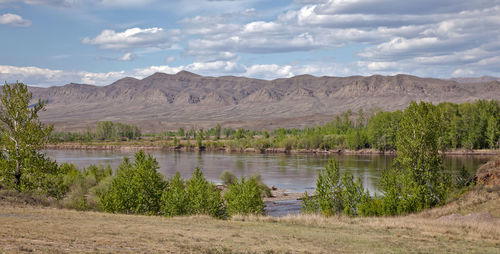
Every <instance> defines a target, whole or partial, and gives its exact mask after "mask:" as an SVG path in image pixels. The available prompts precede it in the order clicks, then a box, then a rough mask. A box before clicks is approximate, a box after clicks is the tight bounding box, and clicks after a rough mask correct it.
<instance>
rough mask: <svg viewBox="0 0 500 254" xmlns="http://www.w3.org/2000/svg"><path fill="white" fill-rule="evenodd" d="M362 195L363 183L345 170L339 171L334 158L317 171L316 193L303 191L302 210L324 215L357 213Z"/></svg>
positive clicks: (354, 214)
mask: <svg viewBox="0 0 500 254" xmlns="http://www.w3.org/2000/svg"><path fill="white" fill-rule="evenodd" d="M363 196H364V190H363V184H362V182H361V180H360V179H359V178H358V180H357V181H356V182H354V177H353V175H352V174H351V173H350V172H349V171H347V172H345V173H344V176H343V177H341V176H340V172H339V169H338V166H337V163H336V162H335V159H334V158H331V159H330V160H329V161H328V165H327V166H326V168H325V169H324V170H321V171H320V172H319V173H318V179H317V180H316V195H315V196H313V197H311V196H309V194H308V193H305V194H304V196H303V197H302V210H303V212H305V213H318V212H319V213H321V214H323V215H326V216H331V215H337V214H341V213H344V214H346V215H348V216H356V215H359V205H360V204H361V203H362V200H363Z"/></svg>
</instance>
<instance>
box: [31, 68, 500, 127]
mask: <svg viewBox="0 0 500 254" xmlns="http://www.w3.org/2000/svg"><path fill="white" fill-rule="evenodd" d="M30 89H31V91H32V92H33V95H34V98H42V99H45V100H47V101H48V104H47V111H45V112H43V113H42V114H41V119H42V120H43V121H46V122H51V123H54V124H55V127H56V129H59V130H78V129H80V130H82V129H86V128H87V127H88V126H92V125H94V124H95V123H96V122H97V121H104V120H108V121H120V122H124V123H132V124H137V125H139V126H140V127H142V128H143V129H144V130H145V131H151V130H155V131H164V130H167V129H171V130H173V129H177V128H179V127H190V126H194V127H196V128H208V127H213V126H215V125H216V124H217V123H221V124H222V125H223V126H231V127H247V128H268V129H272V128H276V127H303V126H306V125H313V124H318V123H324V122H326V121H329V120H331V119H332V118H333V116H334V115H336V114H339V113H342V112H344V111H346V110H348V109H352V110H354V111H356V110H358V109H360V108H363V109H367V110H368V109H372V108H379V109H383V110H397V109H403V108H405V107H406V106H407V105H408V104H409V103H410V101H412V100H416V101H431V102H434V103H439V102H444V101H450V102H455V103H461V102H466V101H474V100H476V99H497V100H500V82H499V81H487V82H480V83H471V82H469V83H461V82H457V81H452V80H442V79H432V78H419V77H415V76H409V75H396V76H379V75H374V76H369V77H363V76H352V77H315V76H311V75H301V76H296V77H292V78H282V79H276V80H271V81H268V80H261V79H251V78H245V77H234V76H223V77H205V76H200V75H196V74H194V73H190V72H187V71H181V72H179V73H177V74H173V75H171V74H165V73H155V74H153V75H151V76H149V77H147V78H144V79H142V80H138V79H134V78H123V79H120V80H118V81H116V82H114V83H113V84H111V85H108V86H104V87H96V86H91V85H83V84H68V85H65V86H60V87H50V88H36V87H32V88H30Z"/></svg>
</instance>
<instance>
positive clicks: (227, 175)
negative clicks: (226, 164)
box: [220, 170, 238, 186]
mask: <svg viewBox="0 0 500 254" xmlns="http://www.w3.org/2000/svg"><path fill="white" fill-rule="evenodd" d="M220 180H221V181H222V183H223V184H224V185H226V186H229V185H231V184H233V183H235V182H236V181H238V178H237V177H236V176H235V175H234V173H233V172H231V171H229V170H226V171H224V172H222V174H221V175H220Z"/></svg>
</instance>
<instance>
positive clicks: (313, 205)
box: [302, 191, 319, 214]
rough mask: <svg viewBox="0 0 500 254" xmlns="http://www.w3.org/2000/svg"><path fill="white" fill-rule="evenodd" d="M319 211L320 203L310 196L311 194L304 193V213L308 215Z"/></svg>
mask: <svg viewBox="0 0 500 254" xmlns="http://www.w3.org/2000/svg"><path fill="white" fill-rule="evenodd" d="M318 211H319V207H318V203H317V202H316V199H315V198H314V196H309V193H307V191H306V192H304V195H303V196H302V212H303V213H307V214H312V213H317V212H318Z"/></svg>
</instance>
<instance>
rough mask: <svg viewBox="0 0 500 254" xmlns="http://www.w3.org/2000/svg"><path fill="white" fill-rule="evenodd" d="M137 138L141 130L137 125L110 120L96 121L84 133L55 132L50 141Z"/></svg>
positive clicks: (139, 136)
mask: <svg viewBox="0 0 500 254" xmlns="http://www.w3.org/2000/svg"><path fill="white" fill-rule="evenodd" d="M139 138H141V131H140V129H139V128H138V127H137V126H135V125H129V124H122V123H115V122H110V121H104V122H98V123H97V126H96V127H95V129H91V128H89V129H87V131H86V132H85V133H75V132H73V133H72V132H55V133H53V134H52V135H51V136H50V140H51V141H52V142H64V141H80V142H89V141H97V140H99V141H111V140H113V141H120V140H122V141H123V140H133V139H139Z"/></svg>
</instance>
